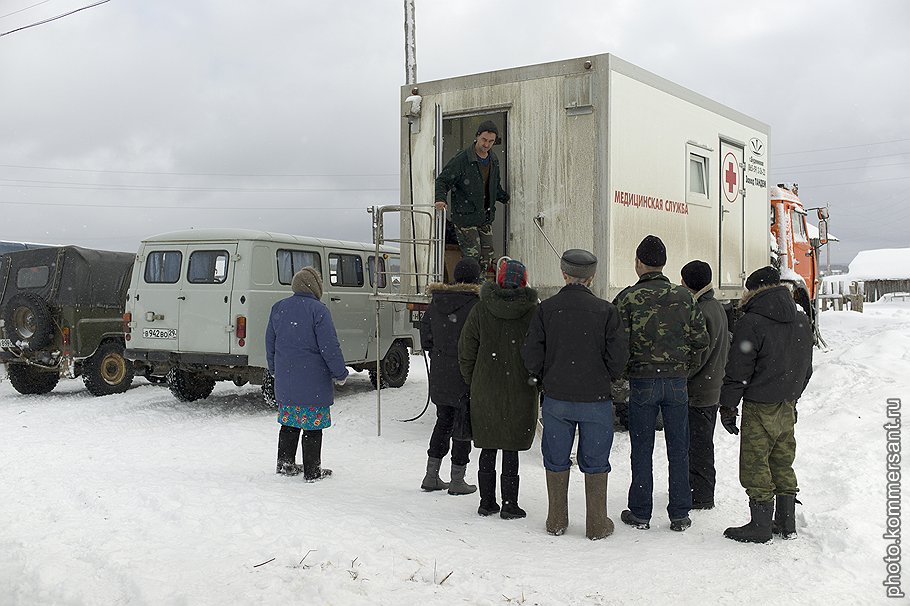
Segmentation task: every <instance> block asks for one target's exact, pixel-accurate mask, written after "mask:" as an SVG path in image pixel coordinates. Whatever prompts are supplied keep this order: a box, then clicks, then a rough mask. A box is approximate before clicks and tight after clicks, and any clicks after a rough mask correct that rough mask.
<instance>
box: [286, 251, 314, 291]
mask: <svg viewBox="0 0 910 606" xmlns="http://www.w3.org/2000/svg"><path fill="white" fill-rule="evenodd" d="M276 256H277V258H278V281H279V282H280V283H281V284H290V283H291V280H292V279H293V278H294V274H296V273H297V272H298V271H300V270H301V269H303V268H304V267H313V268H315V269H318V270H319V273H322V260H321V259H320V258H319V253H315V252H312V251H309V250H285V249H278V252H277V253H276Z"/></svg>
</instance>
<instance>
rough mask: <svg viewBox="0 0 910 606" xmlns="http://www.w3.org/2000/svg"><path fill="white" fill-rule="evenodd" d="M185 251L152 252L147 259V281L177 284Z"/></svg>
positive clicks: (149, 282)
mask: <svg viewBox="0 0 910 606" xmlns="http://www.w3.org/2000/svg"><path fill="white" fill-rule="evenodd" d="M181 263H183V253H181V252H180V251H179V250H157V251H154V252H150V253H149V254H148V257H147V258H146V261H145V281H146V283H148V284H176V283H177V281H178V280H179V279H180V265H181Z"/></svg>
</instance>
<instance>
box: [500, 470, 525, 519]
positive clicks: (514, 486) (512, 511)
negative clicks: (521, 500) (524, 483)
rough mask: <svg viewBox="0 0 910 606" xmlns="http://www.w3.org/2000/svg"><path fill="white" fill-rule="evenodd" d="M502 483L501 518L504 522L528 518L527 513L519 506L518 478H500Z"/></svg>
mask: <svg viewBox="0 0 910 606" xmlns="http://www.w3.org/2000/svg"><path fill="white" fill-rule="evenodd" d="M499 481H500V482H501V483H502V511H500V512H499V517H500V518H502V519H503V520H517V519H518V518H524V517H527V515H528V514H527V512H525V510H524V509H522V508H521V507H519V506H518V476H505V475H503V476H499Z"/></svg>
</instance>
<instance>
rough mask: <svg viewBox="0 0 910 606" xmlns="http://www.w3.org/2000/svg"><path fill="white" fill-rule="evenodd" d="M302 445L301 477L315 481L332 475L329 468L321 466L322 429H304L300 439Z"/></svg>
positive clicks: (308, 480)
mask: <svg viewBox="0 0 910 606" xmlns="http://www.w3.org/2000/svg"><path fill="white" fill-rule="evenodd" d="M300 444H301V446H303V479H304V480H306V481H307V482H316V481H318V480H321V479H323V478H327V477H329V476H330V475H332V470H331V469H325V468H324V467H322V430H321V429H311V430H304V431H303V436H302V437H301V440H300Z"/></svg>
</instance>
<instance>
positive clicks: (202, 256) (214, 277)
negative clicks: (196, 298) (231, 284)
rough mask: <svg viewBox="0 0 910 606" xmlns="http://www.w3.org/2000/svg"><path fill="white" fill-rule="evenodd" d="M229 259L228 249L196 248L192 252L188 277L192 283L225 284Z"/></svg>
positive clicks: (187, 272)
mask: <svg viewBox="0 0 910 606" xmlns="http://www.w3.org/2000/svg"><path fill="white" fill-rule="evenodd" d="M229 259H230V257H229V255H228V252H227V251H226V250H194V251H193V252H191V253H190V263H189V267H188V268H187V271H186V279H187V281H188V282H190V283H191V284H223V283H224V281H225V280H226V279H227V273H228V260H229Z"/></svg>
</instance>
